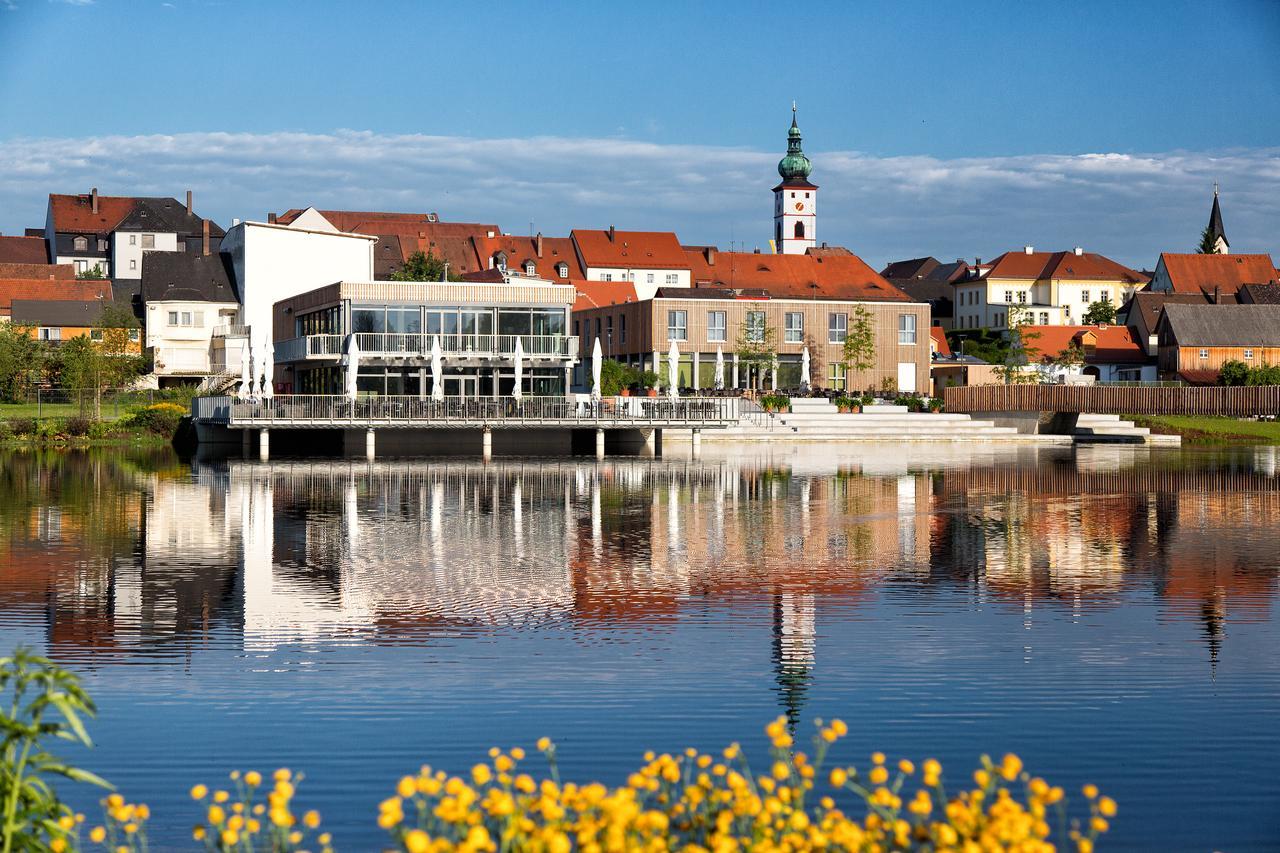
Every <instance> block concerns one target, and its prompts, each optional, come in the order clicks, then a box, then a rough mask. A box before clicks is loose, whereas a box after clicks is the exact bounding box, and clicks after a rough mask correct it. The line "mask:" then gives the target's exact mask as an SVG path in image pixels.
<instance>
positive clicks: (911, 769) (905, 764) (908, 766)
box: [898, 758, 916, 776]
mask: <svg viewBox="0 0 1280 853" xmlns="http://www.w3.org/2000/svg"><path fill="white" fill-rule="evenodd" d="M898 769H899V770H901V771H902V772H903V773H906V774H907V775H908V776H910V775H911V774H912V773H915V772H916V766H915V765H914V764H912V763H911V762H910V761H908V760H907V759H905V758H904V759H902V760H901V761H899V762H898Z"/></svg>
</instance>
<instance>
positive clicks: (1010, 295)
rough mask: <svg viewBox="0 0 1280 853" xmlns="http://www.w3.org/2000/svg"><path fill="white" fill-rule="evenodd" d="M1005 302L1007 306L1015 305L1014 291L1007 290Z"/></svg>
mask: <svg viewBox="0 0 1280 853" xmlns="http://www.w3.org/2000/svg"><path fill="white" fill-rule="evenodd" d="M1004 302H1005V304H1006V305H1012V304H1013V291H1012V290H1006V291H1005V292H1004Z"/></svg>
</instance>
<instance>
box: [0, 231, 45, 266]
mask: <svg viewBox="0 0 1280 853" xmlns="http://www.w3.org/2000/svg"><path fill="white" fill-rule="evenodd" d="M47 263H49V247H48V246H47V245H46V244H45V241H44V238H43V237H3V236H0V264H47Z"/></svg>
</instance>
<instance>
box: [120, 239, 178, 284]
mask: <svg viewBox="0 0 1280 853" xmlns="http://www.w3.org/2000/svg"><path fill="white" fill-rule="evenodd" d="M143 234H150V235H152V236H153V237H155V238H156V244H155V246H154V247H153V248H150V249H147V250H146V251H148V252H176V251H178V235H177V234H173V233H168V234H166V233H164V232H162V231H146V232H143V231H116V232H114V233H112V235H111V260H112V266H114V267H115V271H116V274H115V276H114V277H115V278H131V279H136V278H142V252H143V249H142V237H143ZM130 238H133V243H132V244H130V242H129V239H130Z"/></svg>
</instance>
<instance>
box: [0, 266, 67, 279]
mask: <svg viewBox="0 0 1280 853" xmlns="http://www.w3.org/2000/svg"><path fill="white" fill-rule="evenodd" d="M75 277H76V268H75V267H74V266H73V265H71V264H46V263H39V264H3V263H0V279H3V278H30V279H36V278H56V279H61V280H63V281H71V280H74V279H75Z"/></svg>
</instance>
